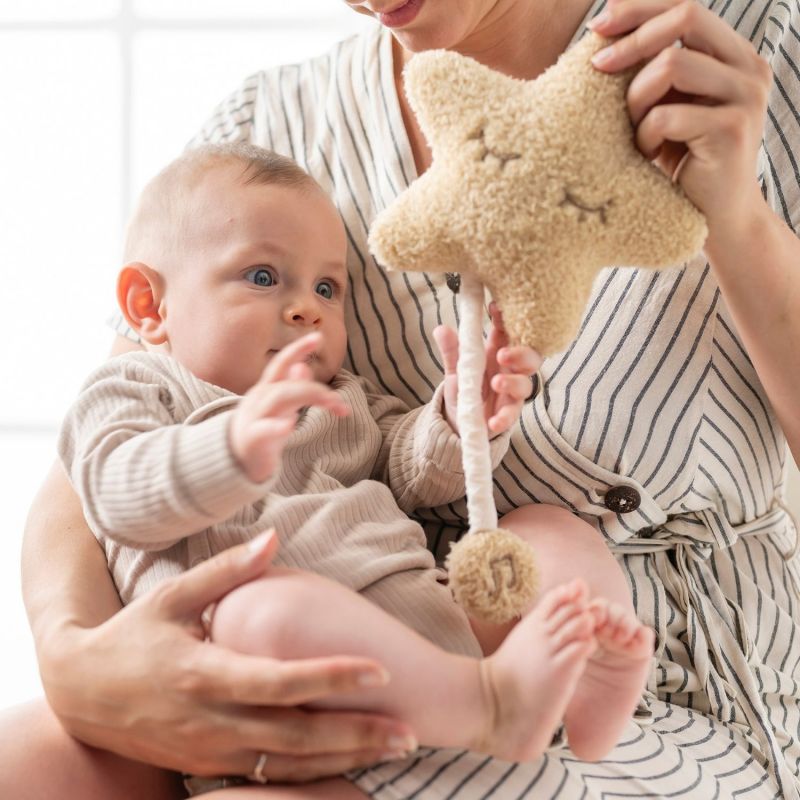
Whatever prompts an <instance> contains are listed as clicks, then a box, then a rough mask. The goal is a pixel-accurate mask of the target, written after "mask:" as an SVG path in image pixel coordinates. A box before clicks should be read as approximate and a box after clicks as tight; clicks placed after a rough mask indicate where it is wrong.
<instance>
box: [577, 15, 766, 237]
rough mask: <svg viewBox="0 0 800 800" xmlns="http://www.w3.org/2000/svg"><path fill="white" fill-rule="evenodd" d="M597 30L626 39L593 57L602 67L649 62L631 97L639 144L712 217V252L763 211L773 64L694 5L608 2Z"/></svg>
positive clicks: (610, 69)
mask: <svg viewBox="0 0 800 800" xmlns="http://www.w3.org/2000/svg"><path fill="white" fill-rule="evenodd" d="M591 27H592V28H593V29H594V30H595V31H596V32H597V33H599V34H601V35H603V36H608V37H620V38H619V39H618V40H617V41H616V42H615V43H614V44H613V45H612V46H611V47H610V48H606V49H605V50H602V51H600V52H599V53H598V54H597V55H596V56H595V58H594V60H593V63H594V65H595V67H596V68H598V69H600V70H602V71H604V72H618V71H620V70H623V69H626V68H628V67H632V66H634V65H637V64H640V63H642V62H646V63H645V65H644V67H642V69H641V71H640V72H639V73H638V74H637V75H636V76H635V77H634V79H633V81H632V82H631V85H630V87H629V89H628V97H627V99H628V108H629V111H630V115H631V119H632V121H633V124H634V126H635V128H636V143H637V145H638V147H639V149H640V150H641V152H642V153H643V154H644V155H645V156H646V157H647V158H650V159H654V160H655V163H656V164H658V165H659V167H660V168H661V169H662V170H663V171H664V172H665V173H666V174H667V175H670V176H675V178H676V179H677V181H678V182H679V183H680V185H681V186H682V187H683V189H684V191H685V192H686V194H687V195H688V197H689V198H690V199H691V200H692V202H693V203H694V204H695V205H696V206H697V207H698V208H699V209H700V210H701V211H702V212H703V213H704V214H705V216H706V219H707V221H708V226H709V240H708V242H707V245H706V249H707V250H708V248H709V247H713V244H714V240H715V239H717V238H723V237H724V236H725V235H726V231H727V230H732V229H733V230H735V227H734V226H737V225H740V224H741V223H742V222H744V221H746V220H748V219H749V218H750V217H751V215H752V214H753V213H754V211H755V210H757V209H760V208H761V207H762V206H763V205H764V200H763V198H762V195H761V192H760V190H759V187H758V183H757V178H756V176H757V169H756V162H757V154H758V149H759V146H760V143H761V137H762V134H763V130H764V122H765V118H766V109H767V98H768V95H769V91H770V87H771V85H772V70H771V69H770V66H769V64H768V63H767V62H766V61H765V60H764V59H763V58H761V57H760V56H759V55H758V53H757V52H756V51H755V49H754V48H753V46H752V44H750V42H748V41H747V40H746V39H744V38H743V37H741V36H739V34H737V33H736V32H735V31H734V30H733V29H732V28H731V27H730V26H729V25H728V24H727V23H725V22H724V21H723V20H722V19H720V18H719V17H718V16H717V14H716V13H714V12H712V11H709V10H708V9H706V8H704V7H703V6H702V5H700V4H699V3H697V2H695V0H608V7H607V9H606V11H605V13H604V14H602V15H600V17H598V18H596V19H595V20H594V23H593V24H592V25H591ZM678 40H680V41H681V42H682V44H683V46H682V47H675V46H673V45H674V44H675V42H676V41H678ZM676 172H677V175H676Z"/></svg>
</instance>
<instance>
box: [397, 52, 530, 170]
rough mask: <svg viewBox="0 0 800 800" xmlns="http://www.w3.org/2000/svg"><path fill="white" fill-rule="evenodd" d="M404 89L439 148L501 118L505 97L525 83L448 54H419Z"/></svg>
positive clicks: (432, 142) (411, 64)
mask: <svg viewBox="0 0 800 800" xmlns="http://www.w3.org/2000/svg"><path fill="white" fill-rule="evenodd" d="M403 80H404V82H405V91H406V95H407V96H408V99H409V103H410V104H411V108H412V109H413V110H414V113H415V114H416V116H417V120H418V122H419V124H420V127H421V128H422V131H423V133H424V134H425V138H426V139H427V140H428V142H429V143H430V145H431V148H432V149H433V150H434V158H435V157H436V149H437V148H438V147H452V146H453V145H455V144H461V143H462V142H463V140H464V130H465V128H469V129H470V130H471V129H472V128H475V129H476V130H477V129H478V128H480V127H481V126H482V125H483V124H484V123H485V122H486V120H487V119H489V118H492V117H495V116H496V115H498V114H502V111H503V108H502V106H503V104H504V103H505V100H504V98H507V97H508V96H509V95H511V94H512V93H514V92H517V91H521V87H522V86H524V84H523V82H522V81H518V80H515V79H514V78H509V77H507V76H506V75H501V74H500V73H499V72H495V71H494V70H492V69H489V67H486V66H484V65H483V64H480V63H478V62H477V61H475V60H473V59H471V58H467V57H466V56H462V55H459V54H458V53H453V52H450V51H448V50H431V51H429V52H427V53H420V54H419V55H415V56H414V57H413V58H412V59H411V60H410V61H409V62H408V66H407V67H406V68H405V71H404V73H403Z"/></svg>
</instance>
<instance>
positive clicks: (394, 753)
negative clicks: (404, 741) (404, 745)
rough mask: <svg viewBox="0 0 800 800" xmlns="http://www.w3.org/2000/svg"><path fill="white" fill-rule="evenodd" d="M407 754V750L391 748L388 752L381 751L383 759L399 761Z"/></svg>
mask: <svg viewBox="0 0 800 800" xmlns="http://www.w3.org/2000/svg"><path fill="white" fill-rule="evenodd" d="M407 756H408V753H406V752H405V750H390V751H389V752H387V753H381V761H398V760H399V759H401V758H406V757H407Z"/></svg>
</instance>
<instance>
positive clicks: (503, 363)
mask: <svg viewBox="0 0 800 800" xmlns="http://www.w3.org/2000/svg"><path fill="white" fill-rule="evenodd" d="M489 314H490V316H491V318H492V328H491V331H490V332H489V337H488V339H487V341H486V371H485V372H484V380H483V398H484V404H483V407H484V414H485V419H486V423H487V425H488V428H489V432H490V433H492V434H498V433H502V432H503V431H507V430H508V429H509V428H510V427H511V426H512V425H513V424H514V423H515V422H516V421H517V420H518V419H519V415H520V413H521V412H522V406H523V404H524V402H525V401H526V400H527V399H528V397H530V394H531V388H532V387H531V377H532V376H533V375H534V374H535V373H536V370H538V369H539V367H540V366H541V364H542V357H541V356H540V355H539V354H538V353H537V352H536V351H535V350H533V349H531V348H530V347H525V346H524V345H519V346H516V347H509V345H508V334H507V333H506V330H505V328H504V327H503V317H502V315H501V313H500V310H499V309H498V308H497V304H496V303H491V304H490V305H489ZM433 336H434V339H435V340H436V344H437V346H438V347H439V352H440V353H441V354H442V361H443V362H444V414H445V418H446V419H447V421H448V422H449V423H450V425H451V427H452V428H453V430H454V431H456V433H458V424H457V422H456V407H457V398H458V379H457V377H456V367H457V365H458V334H457V333H456V332H455V331H454V330H453V329H452V328H448V327H446V326H444V325H440V326H439V327H437V328H435V329H434V331H433Z"/></svg>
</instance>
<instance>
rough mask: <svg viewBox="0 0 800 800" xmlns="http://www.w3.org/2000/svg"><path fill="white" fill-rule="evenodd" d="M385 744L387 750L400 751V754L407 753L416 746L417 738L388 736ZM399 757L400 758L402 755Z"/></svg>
mask: <svg viewBox="0 0 800 800" xmlns="http://www.w3.org/2000/svg"><path fill="white" fill-rule="evenodd" d="M386 744H387V745H388V746H389V750H391V751H392V752H394V753H402V755H408V754H409V753H410V752H412V751H414V750H416V749H417V747H418V745H417V740H416V739H415V738H414V737H413V736H390V737H389V741H388V742H387V743H386ZM399 757H400V758H402V756H399Z"/></svg>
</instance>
